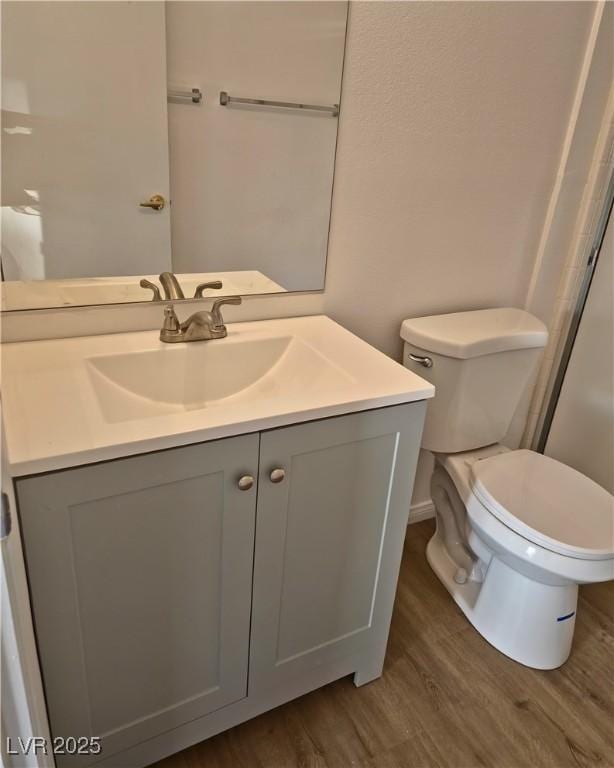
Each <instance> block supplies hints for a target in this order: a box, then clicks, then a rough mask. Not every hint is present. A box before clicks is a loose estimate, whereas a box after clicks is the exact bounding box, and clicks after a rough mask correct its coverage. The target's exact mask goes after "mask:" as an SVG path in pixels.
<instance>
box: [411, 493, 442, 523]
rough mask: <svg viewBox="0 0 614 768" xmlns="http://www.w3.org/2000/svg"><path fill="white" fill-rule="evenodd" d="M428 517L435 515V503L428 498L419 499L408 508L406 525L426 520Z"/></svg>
mask: <svg viewBox="0 0 614 768" xmlns="http://www.w3.org/2000/svg"><path fill="white" fill-rule="evenodd" d="M430 517H435V505H434V504H433V502H432V501H431V500H430V499H429V500H428V501H421V502H419V503H418V504H412V505H411V507H410V508H409V519H408V520H407V525H411V524H412V523H418V522H420V520H428V519H429V518H430Z"/></svg>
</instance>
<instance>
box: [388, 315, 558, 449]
mask: <svg viewBox="0 0 614 768" xmlns="http://www.w3.org/2000/svg"><path fill="white" fill-rule="evenodd" d="M401 337H402V338H403V340H404V341H405V345H404V351H403V363H404V364H405V366H406V367H407V368H410V369H411V370H412V371H414V372H415V373H417V374H418V375H419V376H422V378H424V379H427V380H428V381H430V382H431V383H432V384H434V385H435V398H434V400H431V401H430V403H429V406H428V408H427V413H426V422H425V426H424V434H423V439H422V447H423V448H426V449H428V450H430V451H435V452H439V453H456V452H458V451H469V450H473V449H475V448H480V447H482V446H486V445H491V444H492V443H497V442H499V441H500V440H501V439H502V438H503V437H504V436H505V434H506V432H507V430H508V427H509V426H510V423H511V421H512V418H513V416H514V413H515V411H516V408H517V406H518V404H519V401H520V398H521V397H522V395H523V392H524V390H525V387H526V386H527V384H528V383H529V379H530V377H531V374H532V373H533V371H534V370H535V367H536V365H537V363H538V360H539V358H540V354H541V351H542V349H543V347H544V346H545V345H546V341H547V339H548V332H547V330H546V326H545V325H544V324H543V323H542V322H541V321H540V320H538V319H537V318H536V317H533V315H530V314H529V313H528V312H524V311H523V310H521V309H513V308H506V309H482V310H477V311H473V312H455V313H453V314H448V315H433V316H430V317H417V318H412V319H408V320H405V321H404V322H403V325H402V326H401ZM415 358H420V359H415ZM429 363H430V364H429ZM425 364H426V365H425ZM427 366H428V367H427Z"/></svg>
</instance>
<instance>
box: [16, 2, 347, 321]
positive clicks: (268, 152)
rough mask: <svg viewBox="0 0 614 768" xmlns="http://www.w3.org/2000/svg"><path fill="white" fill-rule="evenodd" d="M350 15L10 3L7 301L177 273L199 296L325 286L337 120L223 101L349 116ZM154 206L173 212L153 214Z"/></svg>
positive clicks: (273, 5) (77, 295)
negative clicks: (204, 289)
mask: <svg viewBox="0 0 614 768" xmlns="http://www.w3.org/2000/svg"><path fill="white" fill-rule="evenodd" d="M346 17H347V3H346V2H326V3H322V2H315V1H311V2H291V1H288V2H256V3H254V2H224V1H222V2H175V1H174V0H173V1H172V2H167V3H164V2H145V3H131V2H123V1H120V2H113V3H109V2H104V0H103V1H102V2H95V1H94V2H53V3H49V2H28V3H23V2H19V0H17V1H13V0H9V1H8V2H4V3H3V23H2V79H3V82H2V86H3V87H2V153H3V173H2V225H3V226H2V254H1V256H2V275H3V280H4V281H10V282H9V283H5V284H4V285H3V308H4V309H7V308H10V309H12V308H15V309H17V308H24V307H28V306H57V305H59V304H64V305H65V304H89V303H91V304H95V303H106V302H107V301H110V302H117V301H141V300H142V301H147V300H150V299H151V298H152V292H151V291H148V290H146V289H143V288H141V287H140V286H139V280H140V278H141V277H144V276H146V277H149V278H151V279H153V280H157V275H158V274H159V273H160V272H162V271H165V270H169V271H173V272H175V273H176V274H178V275H179V276H180V278H179V279H180V282H181V275H182V274H183V275H185V276H186V277H185V278H184V282H185V283H186V286H187V287H186V289H185V293H186V297H187V296H191V295H193V294H192V293H191V290H192V287H193V286H192V283H194V285H196V284H198V283H199V282H201V281H202V280H201V278H202V279H212V280H213V279H215V278H216V277H218V276H219V275H221V274H222V273H224V274H225V275H226V282H225V285H224V290H223V291H222V292H223V293H229V292H230V282H232V288H233V291H238V292H240V293H249V292H256V293H257V292H274V291H288V290H289V291H296V290H318V289H321V288H323V286H324V274H325V267H326V249H327V239H328V225H329V217H330V202H331V193H332V180H333V169H334V155H335V145H336V137H337V123H338V120H337V115H336V113H335V112H334V111H332V109H329V110H326V111H325V110H320V111H319V110H306V109H288V108H283V107H275V106H259V105H253V104H237V103H231V104H228V105H227V106H223V105H221V104H220V92H222V91H225V92H227V93H228V94H229V95H230V97H231V98H232V97H246V98H250V99H265V100H273V101H281V102H292V103H302V104H308V105H309V104H311V105H320V106H324V107H331V108H332V107H334V105H337V104H339V100H340V88H341V72H342V66H343V54H344V40H345V26H346ZM192 88H198V89H199V90H200V92H201V93H202V100H201V101H200V103H194V102H193V101H192V100H191V99H190V98H182V97H181V94H184V93H185V94H189V93H190V89H192ZM177 93H179V94H180V95H179V97H177V96H175V95H174V94H177ZM153 195H160V196H161V197H162V198H163V203H164V205H163V207H162V208H160V209H159V210H155V209H154V208H151V207H143V206H142V205H141V204H142V203H147V202H148V200H149V199H150V198H151V197H152V196H153ZM188 274H189V277H188ZM101 278H105V279H104V280H101ZM106 278H114V279H113V280H111V279H106ZM30 281H46V282H45V283H41V282H36V283H32V282H30ZM11 282H12V285H11ZM219 293H220V292H219V291H218V293H217V295H219ZM205 295H208V294H207V293H205ZM7 297H10V301H7Z"/></svg>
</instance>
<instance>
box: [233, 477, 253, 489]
mask: <svg viewBox="0 0 614 768" xmlns="http://www.w3.org/2000/svg"><path fill="white" fill-rule="evenodd" d="M237 485H238V486H239V490H240V491H249V489H250V488H252V487H253V485H254V478H253V477H252V476H251V475H243V477H240V478H239V482H238V483H237Z"/></svg>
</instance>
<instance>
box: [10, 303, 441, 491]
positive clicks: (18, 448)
mask: <svg viewBox="0 0 614 768" xmlns="http://www.w3.org/2000/svg"><path fill="white" fill-rule="evenodd" d="M433 393H434V388H433V386H432V385H431V384H429V383H428V382H427V381H424V379H421V378H420V377H419V376H416V375H415V374H414V373H412V372H411V371H409V370H407V369H405V368H403V367H402V366H400V365H399V364H398V363H395V362H394V361H393V360H391V359H390V358H388V357H386V356H385V355H383V354H382V353H381V352H378V351H377V350H376V349H374V348H373V347H371V346H369V345H368V344H367V343H366V342H364V341H361V339H359V338H357V337H356V336H354V335H353V334H352V333H350V332H349V331H346V330H345V329H344V328H342V327H341V326H340V325H337V323H335V322H333V321H332V320H331V319H330V318H328V317H323V316H321V315H320V316H315V317H295V318H287V319H282V320H262V321H260V322H249V323H233V324H231V325H229V326H228V336H227V338H225V339H217V340H215V341H195V342H189V343H179V344H164V343H163V342H161V341H160V339H159V331H145V332H140V333H116V334H111V335H107V336H89V337H85V336H83V337H76V338H70V339H54V340H52V341H33V342H25V343H15V344H3V345H2V409H3V418H4V426H5V430H6V437H7V446H8V448H7V456H8V460H9V465H10V469H11V472H12V474H13V475H14V476H15V477H18V476H20V475H25V474H30V473H36V472H46V471H53V470H56V469H62V468H64V467H74V466H77V465H79V464H87V463H91V462H96V461H106V460H108V459H114V458H118V457H120V456H129V455H131V454H137V453H144V452H146V451H155V450H161V449H164V448H170V447H173V446H178V445H187V444H189V443H196V442H200V441H203V440H213V439H217V438H222V437H230V436H231V435H239V434H244V433H246V432H256V431H259V430H263V429H272V428H275V427H281V426H284V425H287V424H296V423H297V422H304V421H310V420H312V419H323V418H328V417H330V416H338V415H341V414H343V413H351V412H354V411H361V410H367V409H370V408H381V407H383V406H387V405H397V404H399V403H408V402H411V401H413V400H424V399H425V398H429V397H432V396H433Z"/></svg>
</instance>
